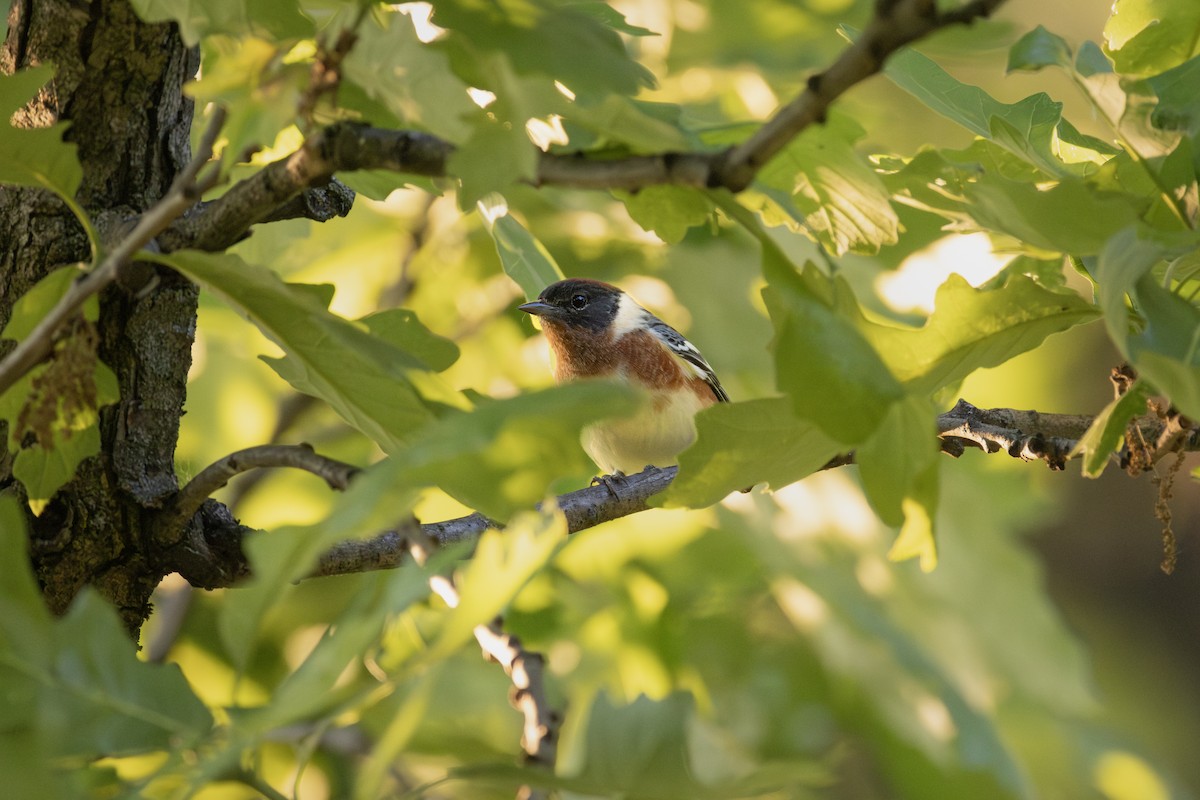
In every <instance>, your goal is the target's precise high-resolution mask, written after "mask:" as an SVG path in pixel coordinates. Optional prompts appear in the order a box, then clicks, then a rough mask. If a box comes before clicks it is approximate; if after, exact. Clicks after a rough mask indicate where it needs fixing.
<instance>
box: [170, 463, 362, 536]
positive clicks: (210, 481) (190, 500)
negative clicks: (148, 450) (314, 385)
mask: <svg viewBox="0 0 1200 800" xmlns="http://www.w3.org/2000/svg"><path fill="white" fill-rule="evenodd" d="M263 467H290V468H292V469H302V470H306V471H308V472H311V473H312V474H314V475H316V476H318V477H320V478H323V479H324V480H325V482H326V483H327V484H329V488H331V489H337V490H339V491H341V490H344V489H345V488H346V486H347V485H349V483H350V479H351V478H353V477H354V475H355V474H356V473H357V472H358V471H359V469H358V467H355V466H351V465H350V464H344V463H342V462H341V461H335V460H334V459H332V458H326V457H325V456H322V455H319V454H318V453H316V452H314V451H313V449H312V448H311V447H309V446H308V445H303V444H302V445H287V444H268V445H261V446H259V447H250V448H247V449H245V450H239V451H237V452H236V453H230V454H229V455H227V456H225V457H224V458H222V459H219V460H217V461H215V462H213V463H212V464H209V465H208V466H207V467H205V468H204V469H202V470H200V473H199V474H198V475H196V477H194V478H192V479H191V480H190V481H188V483H187V485H186V486H184V487H183V488H182V489H180V490H179V493H178V494H177V495H176V496H175V500H174V502H173V503H172V504H171V507H170V508H168V509H167V510H166V511H164V517H163V522H162V523H161V524H160V525H158V526H157V535H158V536H160V537H162V539H163V543H164V544H169V543H170V542H174V541H175V540H176V539H178V536H179V531H180V530H182V528H183V526H184V524H185V523H186V522H187V521H188V520H190V519H191V518H192V516H193V515H194V514H195V513H196V511H197V510H199V508H200V506H201V505H202V504H203V503H204V501H205V500H206V499H208V497H209V495H211V494H212V493H213V492H215V491H217V490H218V489H220V488H222V487H223V486H225V484H227V483H229V481H230V480H231V479H232V478H233V477H234V476H236V475H240V474H241V473H243V472H249V471H250V470H252V469H261V468H263Z"/></svg>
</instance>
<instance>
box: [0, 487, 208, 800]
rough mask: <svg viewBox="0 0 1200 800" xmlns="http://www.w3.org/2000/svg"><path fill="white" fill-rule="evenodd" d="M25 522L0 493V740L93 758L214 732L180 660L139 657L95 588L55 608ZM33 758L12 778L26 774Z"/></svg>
mask: <svg viewBox="0 0 1200 800" xmlns="http://www.w3.org/2000/svg"><path fill="white" fill-rule="evenodd" d="M24 531H25V525H24V520H23V519H22V515H21V513H20V511H19V510H18V509H17V506H16V503H15V502H13V499H12V496H11V495H8V494H4V495H0V557H2V558H3V561H4V563H5V564H6V565H7V566H6V568H5V569H4V570H2V571H0V612H2V613H0V678H2V679H0V696H3V698H4V700H5V702H3V703H0V740H3V739H8V738H9V737H11V736H14V735H20V738H21V739H22V740H23V744H22V745H21V746H20V748H21V750H23V751H25V752H26V753H28V754H33V753H36V752H38V750H39V749H40V748H44V751H43V754H46V753H52V754H53V757H54V758H70V759H91V758H96V757H99V756H116V755H122V754H130V753H139V752H147V751H153V750H167V749H170V748H172V747H180V746H189V745H190V744H192V743H194V742H195V741H197V740H198V739H199V738H200V737H201V736H202V735H204V734H206V733H208V731H209V728H210V727H211V725H212V718H211V717H210V716H209V714H208V711H207V709H206V708H205V707H204V704H203V703H201V702H200V701H199V700H198V699H197V698H196V696H195V695H194V694H193V693H192V691H191V689H190V688H189V687H188V684H187V681H185V680H184V678H183V675H182V673H180V671H179V668H178V667H177V666H175V665H166V666H163V665H153V664H146V663H143V662H142V661H139V660H138V658H137V655H136V653H135V651H134V648H133V646H132V643H131V642H130V641H129V638H128V635H127V634H126V632H125V629H124V627H123V626H122V624H121V622H120V621H119V620H118V619H117V615H116V613H115V612H114V611H113V609H112V608H111V607H110V606H109V605H108V604H107V603H105V602H104V601H103V600H100V599H99V597H98V596H97V595H96V594H95V592H94V591H93V590H92V589H91V588H90V587H85V588H84V590H83V591H82V592H81V593H80V595H79V596H78V597H77V598H76V599H75V602H74V603H73V604H72V606H71V609H70V610H69V611H68V612H67V614H66V616H65V617H63V618H62V619H57V620H56V619H52V618H51V617H50V614H49V612H48V611H47V610H46V607H45V605H44V604H43V600H42V597H41V592H40V591H39V589H38V587H37V583H36V581H35V579H34V577H33V575H32V574H31V572H30V569H29V556H28V553H27V552H26V542H27V539H26V536H25V533H24ZM18 732H19V734H18ZM18 752H20V751H18ZM4 760H5V759H4V757H0V763H2V762H3V761H4ZM32 766H34V765H23V768H22V769H19V770H17V771H16V772H15V773H6V777H8V778H12V777H14V775H15V776H16V779H17V780H18V781H21V780H22V779H28V778H29V776H30V774H31V770H30V767H32ZM56 785H57V783H56V782H55V781H51V782H50V783H49V784H48V785H47V791H48V792H54V790H55V787H56ZM35 795H36V796H42V792H41V791H40V790H39V791H38V792H36V793H35ZM59 796H61V795H59Z"/></svg>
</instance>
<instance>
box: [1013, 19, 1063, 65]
mask: <svg viewBox="0 0 1200 800" xmlns="http://www.w3.org/2000/svg"><path fill="white" fill-rule="evenodd" d="M1052 66H1057V67H1070V66H1071V48H1070V47H1069V46H1068V45H1067V42H1066V40H1065V39H1063V38H1062V37H1061V36H1059V35H1058V34H1056V33H1051V32H1050V31H1048V30H1046V29H1045V28H1044V27H1042V26H1041V25H1038V26H1037V27H1036V28H1034V29H1033V30H1031V31H1030V32H1029V33H1027V34H1025V35H1024V36H1022V37H1021V38H1020V39H1018V40H1017V42H1016V44H1014V45H1013V46H1012V47H1011V48H1009V51H1008V67H1007V70H1006V71H1007V72H1017V71H1028V72H1037V71H1038V70H1039V69H1041V68H1043V67H1052Z"/></svg>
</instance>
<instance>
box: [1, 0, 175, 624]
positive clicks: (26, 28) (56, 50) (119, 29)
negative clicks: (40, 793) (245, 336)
mask: <svg viewBox="0 0 1200 800" xmlns="http://www.w3.org/2000/svg"><path fill="white" fill-rule="evenodd" d="M8 22H9V31H8V38H7V40H6V41H5V42H4V46H3V48H0V71H2V72H3V73H5V74H11V73H12V72H14V71H15V70H17V69H21V68H23V67H28V66H34V65H37V64H42V63H46V62H50V63H53V64H55V65H56V67H57V76H56V77H55V79H54V80H53V81H52V82H51V83H50V84H49V85H48V86H47V87H45V88H44V89H43V90H42V91H41V92H40V93H39V94H38V96H37V98H36V99H35V100H34V101H33V102H32V103H30V104H29V106H28V107H27V108H26V109H24V110H23V111H22V112H20V113H19V114H18V119H17V121H18V123H19V124H21V125H25V126H29V127H40V126H44V125H49V124H52V123H54V122H57V121H69V122H70V123H71V128H70V130H69V132H68V133H67V137H66V138H67V139H68V140H69V141H72V142H74V143H75V144H76V145H77V146H78V148H79V161H80V164H81V165H82V167H83V182H82V184H81V186H80V190H79V193H78V195H77V199H78V201H79V203H80V204H81V205H82V206H83V208H84V209H85V210H86V211H87V212H88V214H89V215H90V216H91V218H92V219H93V220H95V222H96V224H97V227H98V229H99V230H100V232H101V235H102V236H108V237H115V236H117V235H118V234H119V233H120V232H121V230H123V229H124V228H125V226H126V225H127V224H128V221H129V220H130V219H131V218H133V217H135V216H136V215H137V214H138V213H140V212H142V211H144V210H145V209H146V208H148V207H149V206H150V205H151V204H153V203H154V202H155V201H156V200H158V199H159V198H160V197H162V195H163V194H164V193H165V192H166V191H167V189H168V188H169V187H170V185H171V181H172V179H173V178H174V176H175V174H176V173H177V172H178V171H179V170H180V169H181V168H182V167H183V166H184V165H186V164H187V162H188V160H189V158H190V149H191V148H190V145H189V136H190V133H191V124H192V102H191V101H190V100H189V99H188V98H186V97H185V96H184V95H183V93H182V91H181V88H182V86H183V83H184V82H185V81H186V80H187V79H188V78H190V77H192V76H193V75H194V74H195V72H196V69H197V67H198V65H199V53H198V52H197V51H196V49H195V48H188V47H186V46H185V45H184V43H183V41H182V40H181V39H180V37H179V33H178V30H177V29H176V28H175V26H174V25H166V24H157V25H147V24H145V23H143V22H142V21H140V20H139V19H138V18H137V16H136V15H135V14H134V12H133V9H132V8H130V6H129V4H128V2H126V0H92V2H89V3H74V2H68V0H13V4H12V7H11V10H10V12H9V17H8ZM88 257H89V252H88V243H87V238H86V236H85V235H84V232H83V230H82V229H81V228H80V226H79V225H78V223H77V222H76V220H75V219H74V217H73V216H72V214H71V212H70V211H69V210H68V209H67V207H66V206H65V205H64V204H63V203H62V202H61V201H59V200H57V199H56V198H55V197H54V196H53V195H51V194H50V193H49V192H45V191H38V190H31V189H22V188H15V187H11V186H0V326H2V325H3V324H4V323H6V322H7V320H8V319H9V316H10V314H11V310H12V304H13V302H14V301H15V300H16V299H17V298H18V297H20V296H21V295H22V294H24V293H25V292H26V291H27V290H28V289H29V287H31V286H32V285H33V284H34V283H36V282H37V281H38V280H39V279H41V278H42V277H44V276H45V275H46V274H48V273H49V272H50V271H52V270H53V269H55V268H56V267H59V266H62V265H63V264H70V263H74V262H79V261H86V260H87V259H88ZM146 277H147V276H142V279H141V281H140V282H144V280H145V278H146ZM157 278H158V280H157V282H155V283H154V284H153V286H152V288H149V289H148V290H147V291H143V292H138V293H133V292H130V291H128V290H127V289H125V288H122V287H121V286H113V287H110V289H109V290H108V291H107V292H105V293H104V294H103V295H102V297H101V311H100V319H99V323H98V331H97V333H98V341H99V346H98V349H99V355H100V358H101V359H102V360H103V361H104V362H105V363H106V364H108V365H109V366H110V367H111V368H112V369H113V371H114V372H115V373H116V375H117V378H118V381H119V385H120V394H121V400H120V402H119V403H117V404H115V405H112V406H109V407H107V408H106V409H104V410H103V411H102V413H101V425H100V429H101V450H100V453H99V454H98V455H97V456H95V457H93V458H91V459H89V460H88V461H87V462H85V463H84V464H83V465H81V467H80V469H79V471H78V473H77V474H76V476H75V477H74V478H73V479H72V480H71V482H70V483H69V484H68V485H66V486H64V487H63V488H62V490H60V491H59V492H58V494H57V495H56V496H55V497H54V499H53V500H52V501H51V503H50V504H49V506H47V508H46V509H45V510H44V511H43V513H42V514H41V515H40V516H39V517H37V518H32V517H31V518H30V520H29V523H30V525H29V528H30V531H31V535H32V542H31V553H32V558H33V563H34V567H35V570H36V572H37V576H38V579H39V581H40V583H41V586H42V589H43V593H44V595H45V599H46V602H47V604H48V605H49V606H50V608H51V609H53V610H54V611H56V612H62V611H64V610H65V609H66V607H67V605H68V604H69V603H70V601H71V599H72V598H73V597H74V596H75V595H76V594H77V593H78V592H79V591H80V589H81V588H82V587H83V586H85V585H88V584H91V585H93V586H94V587H96V588H97V589H98V590H99V592H100V593H101V594H102V595H103V596H104V597H105V598H107V599H108V600H109V601H110V602H112V603H113V604H114V605H115V606H116V607H117V608H118V609H119V610H120V612H121V614H122V617H123V619H124V620H125V623H126V625H127V626H128V628H129V629H130V631H131V632H136V631H137V630H138V628H140V626H141V624H142V622H143V621H144V620H145V619H146V617H147V616H148V615H149V612H150V605H149V597H150V593H151V592H152V591H153V589H154V587H155V586H156V585H157V584H158V581H159V579H160V578H161V577H162V575H163V574H164V573H165V571H166V570H165V569H164V565H163V564H162V563H161V562H162V559H161V558H160V557H159V556H158V555H157V554H155V553H154V551H153V550H152V549H151V546H150V540H151V537H150V533H149V531H148V530H147V526H146V525H145V521H146V520H147V518H148V515H149V513H150V512H152V511H153V510H154V509H157V508H159V507H160V506H161V505H162V503H163V501H164V499H165V498H166V497H168V496H169V495H171V493H173V492H174V491H175V490H176V489H177V488H178V485H177V482H176V478H175V470H174V452H175V444H176V441H177V438H178V432H179V417H180V415H181V414H182V409H183V402H184V397H185V382H186V377H187V371H188V367H189V366H190V364H191V347H192V339H193V334H194V331H195V321H196V302H197V295H198V290H197V289H196V287H195V286H194V285H192V284H190V283H189V282H188V281H186V280H184V279H182V278H180V277H179V276H177V275H174V274H171V273H167V272H165V271H164V272H163V273H162V274H160V275H158V276H157ZM6 345H7V347H5V349H3V350H0V354H2V353H4V352H7V351H8V348H9V347H11V343H6ZM8 485H13V486H15V487H17V488H18V489H19V484H18V483H16V482H15V481H13V479H12V463H11V457H10V454H9V453H8V452H7V433H5V436H4V438H3V439H0V488H4V487H5V486H8Z"/></svg>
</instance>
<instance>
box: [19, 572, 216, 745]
mask: <svg viewBox="0 0 1200 800" xmlns="http://www.w3.org/2000/svg"><path fill="white" fill-rule="evenodd" d="M54 642H55V647H56V651H57V652H56V657H55V659H54V663H53V664H43V665H37V667H36V668H38V669H41V670H44V673H43V675H42V677H41V678H40V679H39V680H38V682H39V683H40V684H41V686H40V688H39V692H40V694H41V697H40V705H41V708H42V713H43V714H44V715H45V719H44V722H43V724H44V725H45V726H46V729H47V732H48V733H49V734H50V735H51V738H52V741H54V743H55V749H56V750H57V752H58V754H59V755H60V756H70V757H74V758H96V757H100V756H119V755H126V754H133V753H142V752H147V751H153V750H170V749H174V748H178V747H186V746H188V745H189V744H191V743H194V742H196V741H197V740H199V739H200V737H202V736H204V735H206V734H207V733H208V732H209V729H210V728H211V726H212V717H211V716H210V715H209V713H208V709H207V708H206V707H205V705H204V703H203V702H201V701H200V699H199V698H198V697H196V695H195V694H194V693H193V692H192V690H191V687H189V686H188V683H187V680H186V679H185V678H184V677H183V673H182V672H181V671H180V670H179V667H178V666H177V665H175V664H147V663H145V662H143V661H140V660H139V659H138V657H137V654H136V653H135V652H134V649H133V648H132V647H130V645H129V640H128V638H127V637H126V634H125V628H124V626H123V625H122V624H121V621H120V620H119V619H118V618H117V614H116V612H115V611H114V610H113V608H112V607H111V606H110V605H108V603H106V602H105V601H104V600H102V599H101V598H100V597H99V595H97V594H96V593H95V591H94V590H92V589H91V588H90V587H89V588H85V589H84V590H83V592H81V593H80V595H79V596H78V597H77V598H76V599H75V601H74V602H73V603H72V605H71V609H70V611H68V612H67V615H66V617H64V618H63V619H62V620H61V621H59V622H58V623H57V624H56V625H55V630H54ZM29 666H31V667H32V666H33V665H29Z"/></svg>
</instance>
